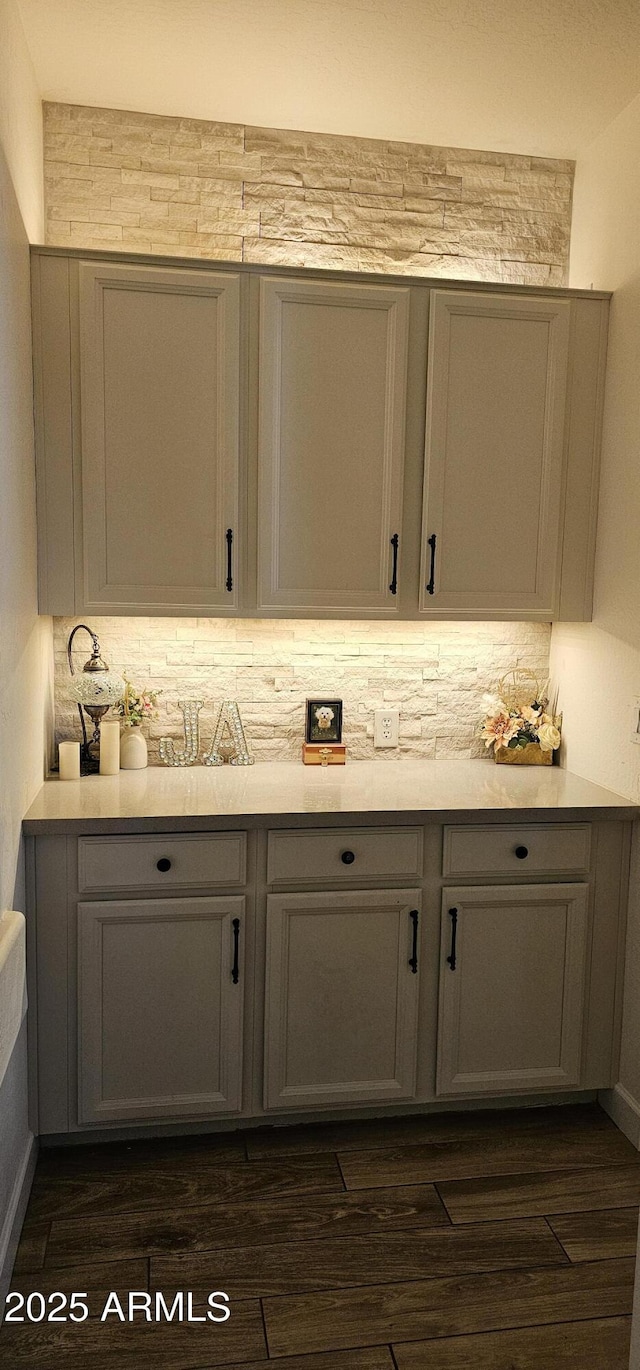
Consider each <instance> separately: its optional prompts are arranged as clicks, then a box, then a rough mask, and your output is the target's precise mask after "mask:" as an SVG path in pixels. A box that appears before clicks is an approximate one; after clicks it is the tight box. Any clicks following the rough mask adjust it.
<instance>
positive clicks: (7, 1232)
mask: <svg viewBox="0 0 640 1370" xmlns="http://www.w3.org/2000/svg"><path fill="white" fill-rule="evenodd" d="M37 1159H38V1143H37V1141H36V1139H35V1137H34V1136H33V1134H32V1133H29V1140H28V1141H27V1144H26V1146H25V1150H24V1156H23V1158H22V1164H21V1166H20V1169H19V1171H18V1174H17V1176H16V1182H15V1184H14V1186H13V1192H12V1195H11V1199H10V1202H9V1208H8V1210H7V1215H6V1217H5V1220H4V1223H3V1224H2V1231H1V1232H0V1322H2V1316H3V1313H4V1301H5V1298H6V1296H7V1293H8V1291H9V1286H10V1284H11V1276H12V1274H13V1264H14V1261H15V1258H16V1251H17V1250H18V1242H19V1241H20V1233H21V1231H22V1224H23V1222H24V1217H25V1213H26V1211H27V1204H28V1202H29V1195H30V1193H31V1185H32V1184H33V1176H34V1172H35V1168H36V1161H37Z"/></svg>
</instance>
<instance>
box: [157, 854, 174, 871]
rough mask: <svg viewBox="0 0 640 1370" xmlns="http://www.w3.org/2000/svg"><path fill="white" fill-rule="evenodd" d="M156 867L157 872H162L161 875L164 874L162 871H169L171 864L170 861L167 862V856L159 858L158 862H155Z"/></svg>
mask: <svg viewBox="0 0 640 1370" xmlns="http://www.w3.org/2000/svg"><path fill="white" fill-rule="evenodd" d="M156 867H157V869H158V870H159V871H162V872H163V873H164V871H170V870H171V862H170V860H169V857H168V856H161V857H160V860H159V861H156Z"/></svg>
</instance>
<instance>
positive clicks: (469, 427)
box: [420, 290, 571, 619]
mask: <svg viewBox="0 0 640 1370" xmlns="http://www.w3.org/2000/svg"><path fill="white" fill-rule="evenodd" d="M570 314H571V302H570V301H569V300H554V299H530V298H528V297H519V296H504V295H493V294H473V293H472V292H471V291H453V290H449V291H440V290H436V291H434V292H433V295H432V299H431V324H430V345H429V376H428V389H427V432H426V455H425V478H424V509H423V531H422V585H421V599H420V607H421V609H422V610H423V611H428V612H430V613H431V612H433V611H437V612H438V613H441V614H443V615H446V616H447V617H452V616H455V615H456V614H464V615H466V614H468V613H469V611H473V613H474V614H475V615H477V616H478V617H483V616H487V615H494V614H504V615H505V616H508V617H512V618H517V617H521V616H523V615H524V616H527V617H530V616H537V617H540V618H545V619H549V618H552V617H554V616H555V615H556V613H557V611H558V601H559V587H560V574H559V573H560V550H561V541H560V538H561V531H562V530H561V523H560V515H561V492H562V479H563V466H564V422H565V396H566V379H567V366H568V355H569V324H570Z"/></svg>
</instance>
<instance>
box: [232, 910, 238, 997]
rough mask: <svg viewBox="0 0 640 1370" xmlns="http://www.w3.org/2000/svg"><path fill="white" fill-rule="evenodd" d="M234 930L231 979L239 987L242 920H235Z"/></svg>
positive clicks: (233, 923)
mask: <svg viewBox="0 0 640 1370" xmlns="http://www.w3.org/2000/svg"><path fill="white" fill-rule="evenodd" d="M231 926H232V928H233V965H232V967H231V979H232V981H233V983H234V985H237V983H238V978H239V975H240V919H239V918H234V920H233V922H232V924H231Z"/></svg>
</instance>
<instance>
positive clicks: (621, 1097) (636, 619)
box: [551, 98, 640, 1142]
mask: <svg viewBox="0 0 640 1370" xmlns="http://www.w3.org/2000/svg"><path fill="white" fill-rule="evenodd" d="M570 279H571V284H572V285H574V286H583V287H585V286H586V287H589V286H590V285H591V284H593V286H594V288H595V289H598V288H605V289H612V290H613V291H614V292H615V294H614V298H613V302H612V311H611V328H610V336H609V359H608V368H607V386H606V396H605V415H604V433H603V453H602V482H601V495H600V515H599V524H598V548H597V558H596V581H595V609H594V620H593V623H590V624H583V625H569V626H562V625H559V626H556V627H554V629H553V633H552V653H551V666H552V672H553V674H554V677H555V678H556V679H557V680H558V681H559V683H560V706H561V708H562V709H563V711H564V722H565V738H566V745H565V747H564V761H565V764H566V765H567V766H568V767H569V769H570V770H573V771H576V772H577V773H578V774H579V775H583V776H586V777H587V779H589V780H595V781H597V782H598V783H599V784H600V785H605V786H608V787H609V788H610V789H612V790H617V791H618V792H620V793H622V794H624V795H626V796H628V797H629V798H630V799H633V800H634V801H636V802H637V801H639V800H640V746H638V745H635V746H634V744H633V743H632V742H631V740H630V739H631V705H632V701H633V697H634V695H639V696H640V98H638V99H636V100H634V101H633V103H632V104H630V105H629V106H628V107H627V108H626V109H625V110H624V111H623V113H622V114H621V115H619V117H618V118H617V119H616V120H615V121H614V122H613V123H612V124H610V126H609V128H608V129H607V130H606V131H605V132H604V133H603V134H602V136H601V137H600V138H598V139H597V141H596V142H595V143H593V144H592V146H591V147H590V148H589V149H588V152H587V153H586V155H585V156H584V157H583V158H582V159H581V160H579V161H578V163H577V167H576V180H575V192H574V218H573V232H572V246H571V276H570ZM639 1044H640V843H639V844H638V851H636V853H634V858H633V873H632V892H631V901H630V911H629V937H628V943H627V970H626V984H625V1019H624V1030H623V1050H622V1062H621V1071H620V1078H621V1085H622V1091H623V1092H621V1091H618V1096H617V1097H618V1104H620V1102H621V1101H622V1104H624V1103H627V1104H628V1103H631V1105H632V1108H636V1107H637V1110H638V1112H637V1118H636V1120H635V1124H634V1127H635V1137H634V1140H636V1142H638V1141H639V1140H640V1046H639ZM625 1092H626V1093H625ZM628 1096H630V1097H628ZM618 1116H619V1117H620V1120H622V1118H621V1115H618ZM627 1121H628V1118H627Z"/></svg>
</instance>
